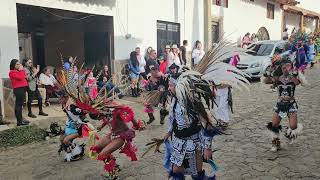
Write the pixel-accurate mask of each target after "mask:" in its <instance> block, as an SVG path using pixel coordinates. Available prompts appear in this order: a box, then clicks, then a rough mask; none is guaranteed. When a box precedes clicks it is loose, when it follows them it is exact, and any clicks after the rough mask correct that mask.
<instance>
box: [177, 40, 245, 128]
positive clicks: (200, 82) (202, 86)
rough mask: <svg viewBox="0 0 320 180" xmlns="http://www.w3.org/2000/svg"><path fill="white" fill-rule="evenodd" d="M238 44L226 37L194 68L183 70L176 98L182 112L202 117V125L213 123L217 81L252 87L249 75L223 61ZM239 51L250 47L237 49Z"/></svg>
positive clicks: (234, 85)
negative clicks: (210, 111)
mask: <svg viewBox="0 0 320 180" xmlns="http://www.w3.org/2000/svg"><path fill="white" fill-rule="evenodd" d="M235 49H236V48H235V47H233V44H232V43H230V42H229V41H227V40H225V39H223V40H222V41H221V42H219V43H218V44H217V45H216V46H213V47H211V48H210V49H209V51H208V52H207V53H206V54H205V55H204V57H203V58H202V60H201V61H200V63H199V64H198V65H197V66H196V68H195V69H194V70H185V71H183V72H182V73H181V75H180V76H179V78H178V80H177V84H176V97H177V99H178V101H179V104H180V105H182V111H184V114H187V115H188V116H191V118H192V116H200V117H199V118H200V120H201V123H202V124H207V123H210V124H212V123H211V120H210V117H211V116H210V115H209V114H210V113H208V112H209V110H210V109H212V108H213V104H214V103H215V102H214V97H213V94H212V91H213V89H214V86H215V85H216V84H224V85H229V86H232V87H235V88H241V87H244V88H246V89H248V85H249V84H250V83H249V81H248V80H247V79H246V78H247V77H249V76H248V75H247V74H246V73H244V72H242V71H240V70H238V69H237V68H236V67H234V66H231V65H229V64H227V63H224V62H223V61H224V60H225V59H227V58H229V57H230V56H232V55H233V52H234V51H235ZM236 51H237V52H239V51H240V52H239V53H244V52H245V51H246V50H241V49H239V48H238V49H237V50H236Z"/></svg>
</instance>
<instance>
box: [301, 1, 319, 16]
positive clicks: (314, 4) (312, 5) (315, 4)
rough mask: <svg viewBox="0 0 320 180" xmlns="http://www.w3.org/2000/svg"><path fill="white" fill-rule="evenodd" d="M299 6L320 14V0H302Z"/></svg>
mask: <svg viewBox="0 0 320 180" xmlns="http://www.w3.org/2000/svg"><path fill="white" fill-rule="evenodd" d="M299 2H300V4H297V7H300V8H303V9H307V10H310V11H314V12H317V13H319V14H320V1H319V0H300V1H299Z"/></svg>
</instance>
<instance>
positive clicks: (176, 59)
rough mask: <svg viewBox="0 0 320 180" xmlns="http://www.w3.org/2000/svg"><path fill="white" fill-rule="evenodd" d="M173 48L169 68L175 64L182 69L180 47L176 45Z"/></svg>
mask: <svg viewBox="0 0 320 180" xmlns="http://www.w3.org/2000/svg"><path fill="white" fill-rule="evenodd" d="M171 48H172V51H171V52H170V62H169V66H171V65H172V64H173V63H175V64H176V65H178V66H179V67H180V66H181V61H180V55H179V49H178V46H177V45H176V44H173V45H172V47H171Z"/></svg>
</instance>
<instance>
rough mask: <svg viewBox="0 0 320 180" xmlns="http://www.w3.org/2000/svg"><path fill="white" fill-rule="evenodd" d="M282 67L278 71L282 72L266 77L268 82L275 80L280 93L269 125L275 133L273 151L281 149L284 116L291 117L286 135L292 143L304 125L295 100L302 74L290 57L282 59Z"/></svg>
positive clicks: (285, 131) (273, 133)
mask: <svg viewBox="0 0 320 180" xmlns="http://www.w3.org/2000/svg"><path fill="white" fill-rule="evenodd" d="M280 68H281V71H278V72H280V73H281V74H274V77H273V78H272V79H265V82H266V83H272V82H273V83H274V84H275V85H276V87H277V88H278V93H279V94H278V101H277V103H276V106H275V112H274V114H273V117H272V122H270V123H268V126H267V128H268V129H269V130H270V131H271V132H272V135H273V139H272V148H271V151H277V150H279V149H280V136H279V133H280V131H281V129H282V128H281V125H280V122H281V120H282V119H283V118H286V117H288V118H289V127H287V128H286V129H285V130H284V135H285V137H287V138H288V139H289V140H290V141H291V143H293V140H294V139H295V138H297V136H298V134H299V133H301V131H302V125H301V124H299V123H298V120H297V111H298V105H297V102H296V100H295V89H296V86H297V85H299V84H300V82H301V80H302V78H301V76H302V74H300V73H299V72H297V71H294V70H293V64H292V62H291V61H290V60H288V59H283V60H282V62H281V65H280Z"/></svg>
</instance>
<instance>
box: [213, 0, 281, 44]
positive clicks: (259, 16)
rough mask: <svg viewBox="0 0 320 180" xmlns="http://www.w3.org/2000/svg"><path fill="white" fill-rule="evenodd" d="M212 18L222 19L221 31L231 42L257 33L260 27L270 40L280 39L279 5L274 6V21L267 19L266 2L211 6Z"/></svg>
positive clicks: (238, 1)
mask: <svg viewBox="0 0 320 180" xmlns="http://www.w3.org/2000/svg"><path fill="white" fill-rule="evenodd" d="M211 9H212V13H211V14H212V16H214V17H222V18H223V31H224V33H225V34H226V35H228V38H229V39H230V40H232V41H236V42H238V41H239V40H241V39H242V37H243V36H244V34H245V33H247V32H250V33H251V34H252V33H257V31H258V29H259V28H260V27H265V28H266V29H267V30H268V32H269V35H270V39H271V40H278V39H280V38H281V21H282V18H281V13H282V10H281V9H280V5H278V4H275V14H274V19H268V18H267V0H255V2H250V1H249V0H248V1H244V0H232V1H229V6H228V8H223V7H220V6H216V5H212V8H211Z"/></svg>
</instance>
